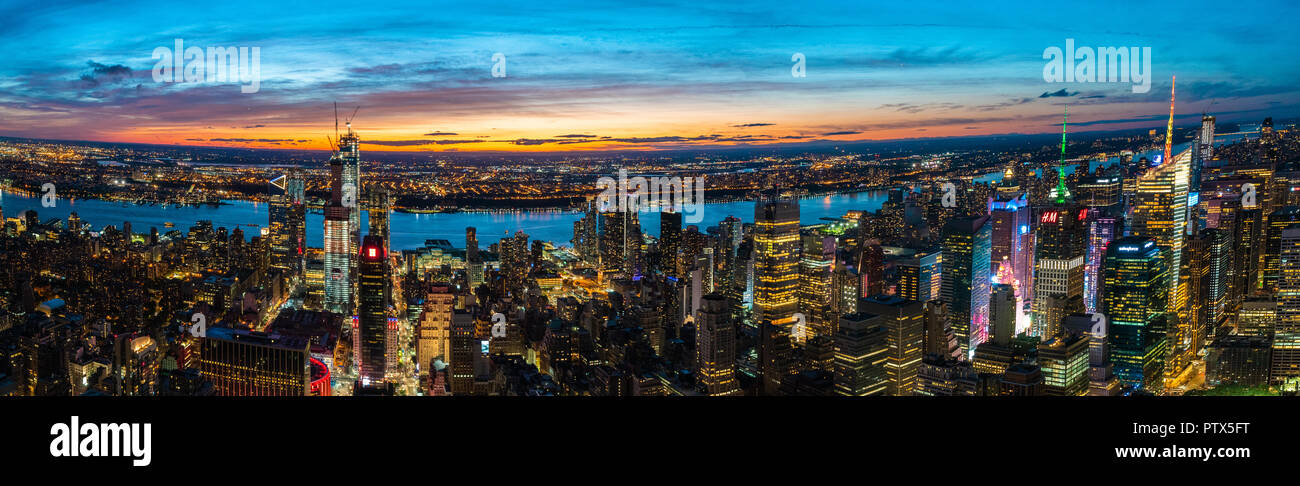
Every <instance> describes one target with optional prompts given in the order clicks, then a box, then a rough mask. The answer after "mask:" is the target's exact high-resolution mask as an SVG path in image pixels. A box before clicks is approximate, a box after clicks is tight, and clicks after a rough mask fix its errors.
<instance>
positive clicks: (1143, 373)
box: [1101, 237, 1169, 391]
mask: <svg viewBox="0 0 1300 486" xmlns="http://www.w3.org/2000/svg"><path fill="white" fill-rule="evenodd" d="M1104 269H1105V271H1104V279H1103V280H1104V287H1103V288H1104V289H1105V292H1104V293H1103V298H1102V300H1101V301H1102V305H1103V308H1104V309H1105V311H1104V313H1105V314H1106V316H1107V317H1108V318H1109V319H1110V326H1109V329H1108V330H1107V331H1108V332H1107V334H1108V336H1109V338H1110V353H1111V362H1112V363H1113V364H1114V373H1115V376H1116V377H1117V378H1118V379H1119V381H1120V383H1121V384H1123V385H1124V386H1126V387H1131V388H1143V389H1147V390H1152V391H1158V390H1160V388H1161V385H1162V384H1163V381H1164V365H1165V355H1166V348H1167V345H1168V344H1167V340H1168V336H1167V335H1166V332H1167V330H1166V329H1165V326H1166V316H1167V314H1168V305H1169V304H1168V302H1167V301H1168V299H1169V277H1168V275H1169V266H1168V265H1167V264H1166V263H1165V252H1164V251H1162V249H1161V248H1159V247H1157V246H1156V242H1155V241H1154V240H1152V239H1150V238H1143V237H1126V238H1121V239H1118V240H1116V241H1115V242H1113V243H1111V246H1110V249H1108V250H1107V251H1106V264H1105V266H1104Z"/></svg>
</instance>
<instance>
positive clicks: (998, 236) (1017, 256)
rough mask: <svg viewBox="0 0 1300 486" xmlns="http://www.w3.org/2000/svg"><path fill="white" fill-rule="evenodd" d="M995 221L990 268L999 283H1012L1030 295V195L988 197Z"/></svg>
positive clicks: (1023, 294)
mask: <svg viewBox="0 0 1300 486" xmlns="http://www.w3.org/2000/svg"><path fill="white" fill-rule="evenodd" d="M989 216H990V217H991V218H990V219H991V222H992V224H993V230H992V236H991V238H992V253H991V255H992V256H991V257H990V258H991V260H990V267H989V268H990V271H991V272H992V273H993V275H994V276H995V277H997V281H998V283H1000V284H1008V285H1012V286H1014V287H1015V289H1016V295H1017V296H1020V297H1021V299H1027V298H1028V296H1029V295H1031V291H1032V289H1033V268H1032V265H1033V263H1032V262H1033V258H1034V255H1033V251H1034V245H1033V233H1032V232H1030V218H1031V217H1032V216H1030V208H1029V199H1028V198H1027V197H1026V196H1025V194H1024V193H1015V194H1014V195H999V196H998V197H997V198H994V199H992V200H990V201H989Z"/></svg>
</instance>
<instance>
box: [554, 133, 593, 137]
mask: <svg viewBox="0 0 1300 486" xmlns="http://www.w3.org/2000/svg"><path fill="white" fill-rule="evenodd" d="M555 138H596V136H595V135H587V134H582V133H570V134H568V135H556V136H555Z"/></svg>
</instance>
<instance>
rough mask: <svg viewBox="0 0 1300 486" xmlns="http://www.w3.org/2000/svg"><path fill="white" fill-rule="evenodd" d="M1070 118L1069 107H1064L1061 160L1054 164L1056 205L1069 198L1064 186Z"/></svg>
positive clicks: (1068, 190)
mask: <svg viewBox="0 0 1300 486" xmlns="http://www.w3.org/2000/svg"><path fill="white" fill-rule="evenodd" d="M1069 118H1070V105H1065V114H1064V115H1061V160H1060V162H1057V164H1056V188H1055V189H1053V190H1052V192H1054V193H1055V196H1056V203H1057V204H1063V203H1065V200H1066V199H1067V198H1069V197H1070V189H1069V188H1068V187H1066V186H1065V132H1066V126H1067V124H1068V122H1069Z"/></svg>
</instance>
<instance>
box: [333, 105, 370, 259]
mask: <svg viewBox="0 0 1300 486" xmlns="http://www.w3.org/2000/svg"><path fill="white" fill-rule="evenodd" d="M335 122H336V123H337V120H336V121H335ZM336 127H337V125H336ZM360 147H361V137H358V136H357V134H356V132H353V131H352V121H351V120H348V121H347V133H344V134H343V135H342V136H340V137H339V140H338V159H339V162H340V163H342V164H343V174H342V178H341V181H342V184H343V187H344V188H345V189H344V191H346V192H347V194H346V196H350V197H351V200H350V201H349V202H350V204H349V205H350V206H351V207H352V211H350V212H349V214H348V228H349V230H350V231H351V232H352V233H351V238H352V239H351V246H352V248H356V247H358V246H359V245H360V244H361V203H362V201H361V195H362V194H365V193H366V191H364V190H363V186H362V184H361V150H360ZM346 196H345V197H346ZM353 257H354V258H353V260H352V274H354V275H355V274H356V267H357V260H356V259H355V255H353Z"/></svg>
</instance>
